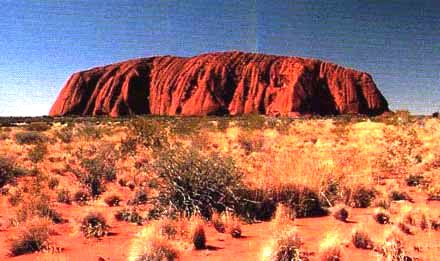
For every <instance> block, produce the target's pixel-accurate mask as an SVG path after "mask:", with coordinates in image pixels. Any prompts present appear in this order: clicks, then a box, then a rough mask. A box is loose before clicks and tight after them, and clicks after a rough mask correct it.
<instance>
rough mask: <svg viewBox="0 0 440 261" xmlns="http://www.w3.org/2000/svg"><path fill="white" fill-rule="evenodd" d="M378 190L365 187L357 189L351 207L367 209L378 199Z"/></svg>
mask: <svg viewBox="0 0 440 261" xmlns="http://www.w3.org/2000/svg"><path fill="white" fill-rule="evenodd" d="M376 193H377V192H376V190H374V189H372V188H367V187H364V186H359V187H357V188H356V189H355V190H354V192H353V194H352V199H351V205H352V206H353V207H355V208H367V207H369V206H370V205H371V203H372V202H373V200H374V199H375V198H376Z"/></svg>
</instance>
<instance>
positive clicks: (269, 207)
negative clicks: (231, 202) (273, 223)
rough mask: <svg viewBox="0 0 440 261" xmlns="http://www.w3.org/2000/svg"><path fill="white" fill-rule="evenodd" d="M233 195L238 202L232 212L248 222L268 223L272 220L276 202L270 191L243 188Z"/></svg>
mask: <svg viewBox="0 0 440 261" xmlns="http://www.w3.org/2000/svg"><path fill="white" fill-rule="evenodd" d="M235 195H236V196H237V197H238V199H239V200H238V201H237V202H236V204H235V206H234V207H233V210H234V212H235V213H236V214H237V215H239V216H241V217H243V218H244V219H246V220H247V221H248V222H252V221H255V220H262V221H269V220H271V219H272V218H273V216H274V214H275V211H276V209H277V201H276V196H275V195H274V193H273V192H272V191H264V190H261V189H249V188H245V187H244V188H241V189H240V190H238V191H237V192H236V193H235Z"/></svg>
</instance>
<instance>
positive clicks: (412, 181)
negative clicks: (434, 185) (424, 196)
mask: <svg viewBox="0 0 440 261" xmlns="http://www.w3.org/2000/svg"><path fill="white" fill-rule="evenodd" d="M405 181H406V185H408V186H410V187H416V186H419V185H421V184H423V183H424V177H423V176H422V175H409V176H408V177H407V178H406V180H405Z"/></svg>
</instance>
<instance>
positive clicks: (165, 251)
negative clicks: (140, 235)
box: [135, 238, 178, 261]
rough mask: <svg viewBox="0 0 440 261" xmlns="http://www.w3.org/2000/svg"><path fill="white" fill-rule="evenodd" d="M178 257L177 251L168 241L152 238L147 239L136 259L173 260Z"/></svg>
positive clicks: (144, 260) (147, 260)
mask: <svg viewBox="0 0 440 261" xmlns="http://www.w3.org/2000/svg"><path fill="white" fill-rule="evenodd" d="M177 259H178V251H177V250H176V249H175V248H174V247H173V246H172V245H171V244H169V242H167V241H166V240H163V239H158V238H153V239H151V240H148V242H147V247H145V248H144V253H143V254H141V255H139V256H138V257H137V258H136V259H135V260H136V261H174V260H177Z"/></svg>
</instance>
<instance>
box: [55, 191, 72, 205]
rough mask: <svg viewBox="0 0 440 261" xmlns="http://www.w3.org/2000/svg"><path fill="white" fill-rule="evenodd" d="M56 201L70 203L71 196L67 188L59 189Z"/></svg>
mask: <svg viewBox="0 0 440 261" xmlns="http://www.w3.org/2000/svg"><path fill="white" fill-rule="evenodd" d="M57 201H58V202H60V203H64V204H71V203H72V198H71V196H70V191H68V190H67V189H61V190H60V191H58V194H57Z"/></svg>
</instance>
